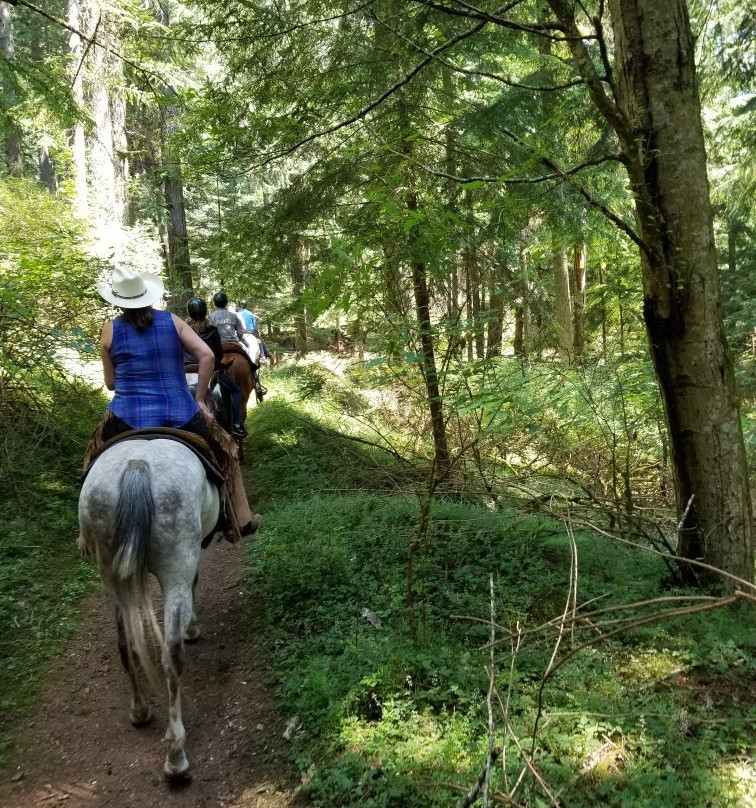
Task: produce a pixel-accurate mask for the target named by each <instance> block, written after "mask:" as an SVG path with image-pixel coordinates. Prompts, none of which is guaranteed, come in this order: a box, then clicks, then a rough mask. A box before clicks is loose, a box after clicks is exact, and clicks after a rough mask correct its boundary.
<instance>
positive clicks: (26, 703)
mask: <svg viewBox="0 0 756 808" xmlns="http://www.w3.org/2000/svg"><path fill="white" fill-rule="evenodd" d="M2 404H3V407H2V408H0V418H1V419H2V421H3V423H4V425H5V427H6V429H5V434H4V439H3V449H4V452H5V458H4V462H3V466H2V470H1V471H0V502H2V505H1V506H0V525H2V527H1V528H0V532H1V533H2V540H1V541H0V682H2V687H1V688H0V766H4V765H8V764H10V763H12V762H13V760H14V759H15V754H16V752H17V749H16V747H15V746H14V744H16V743H17V742H18V728H19V722H20V721H21V720H22V718H24V717H25V716H26V715H27V713H28V710H29V709H30V708H31V706H32V705H33V703H34V701H35V699H36V697H37V696H38V695H39V693H40V692H41V688H42V687H43V685H44V683H45V679H46V675H47V672H48V671H49V669H50V664H49V663H50V661H51V660H52V659H54V658H55V657H57V656H59V655H60V654H64V653H65V646H66V641H67V640H68V639H69V638H70V637H71V635H72V634H73V632H74V631H75V630H76V628H77V625H78V606H79V603H80V600H81V598H82V596H83V595H84V594H86V593H87V592H89V591H91V590H92V587H93V585H94V583H95V580H96V573H95V571H94V569H93V567H92V565H91V564H88V563H85V562H83V561H81V560H80V559H79V557H78V555H77V553H76V550H75V541H76V535H77V532H78V525H77V515H76V500H77V497H78V490H79V482H78V481H79V476H80V474H81V459H82V457H83V454H84V446H85V444H86V440H87V438H88V436H89V434H90V433H91V431H92V428H93V426H94V424H95V423H96V420H97V417H98V413H99V412H101V411H102V407H103V404H102V402H101V401H100V399H99V397H98V396H96V395H94V394H93V393H92V392H91V391H89V390H88V389H86V388H84V387H83V386H78V385H75V386H71V385H68V384H66V385H65V386H63V387H56V386H55V385H53V386H52V387H51V386H50V384H49V383H48V382H45V381H44V380H40V381H39V382H38V387H37V394H36V396H35V400H34V402H33V404H34V409H32V408H31V407H30V406H29V402H28V401H24V400H23V396H22V397H21V398H20V399H11V398H10V397H6V398H4V399H3V402H2ZM53 412H54V413H55V415H53Z"/></svg>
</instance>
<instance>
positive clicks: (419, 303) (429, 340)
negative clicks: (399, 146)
mask: <svg viewBox="0 0 756 808" xmlns="http://www.w3.org/2000/svg"><path fill="white" fill-rule="evenodd" d="M406 201H407V210H408V211H410V213H411V214H412V213H417V211H418V210H419V205H418V202H417V194H416V193H415V192H414V191H413V190H410V191H409V192H408V193H407V200H406ZM414 231H415V228H413V229H412V230H411V231H410V242H412V241H415V240H416V239H417V234H416V233H415V232H414ZM410 247H411V258H410V261H411V264H412V288H413V291H414V294H415V312H416V314H417V322H418V329H419V331H420V346H421V348H422V355H423V363H422V371H423V378H424V379H425V390H426V393H427V396H428V409H429V411H430V418H431V430H432V432H433V446H434V449H435V455H436V466H437V468H438V470H439V472H441V473H443V472H445V471H446V470H447V469H448V468H449V448H448V445H447V442H446V424H445V423H444V408H443V401H442V399H441V389H440V386H439V381H438V370H437V368H436V353H435V348H434V346H433V328H432V326H431V319H430V294H429V292H428V276H427V272H426V268H425V263H424V262H423V261H421V260H420V259H419V258H418V255H419V245H417V244H414V245H413V244H412V243H411V244H410ZM413 247H414V249H413Z"/></svg>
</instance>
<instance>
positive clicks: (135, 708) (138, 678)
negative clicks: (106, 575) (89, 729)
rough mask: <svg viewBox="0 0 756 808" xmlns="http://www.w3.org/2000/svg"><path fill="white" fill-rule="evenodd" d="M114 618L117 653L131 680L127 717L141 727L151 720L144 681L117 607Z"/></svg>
mask: <svg viewBox="0 0 756 808" xmlns="http://www.w3.org/2000/svg"><path fill="white" fill-rule="evenodd" d="M115 619H116V627H117V629H118V653H119V654H120V655H121V662H122V663H123V667H124V668H125V669H126V673H127V674H128V675H129V682H131V710H130V711H129V719H130V721H131V723H132V724H133V725H134V726H135V727H142V726H144V725H145V724H149V722H150V721H151V720H152V710H151V708H150V705H149V703H148V702H147V698H146V696H145V694H144V682H143V677H142V673H141V669H140V667H139V663H138V662H137V660H136V656H135V655H134V654H133V653H131V652H130V650H129V646H128V642H127V640H126V630H125V628H124V625H123V617H122V615H121V613H120V611H119V610H118V609H116V613H115Z"/></svg>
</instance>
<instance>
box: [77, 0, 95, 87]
mask: <svg viewBox="0 0 756 808" xmlns="http://www.w3.org/2000/svg"><path fill="white" fill-rule="evenodd" d="M101 22H102V10H100V16H99V17H98V18H97V25H95V27H94V31H92V39H90V40H89V42H87V47H86V48H84V53H82V54H81V59H79V64H78V65H76V72H75V73H74V75H73V78H72V79H71V87H73V86H74V84H76V79H78V78H79V73H80V72H81V68H82V66H83V65H84V60H85V59H86V58H87V54H88V53H89V50H90V48H91V47H92V43H93V42H94V38H95V37H96V36H97V31H98V30H99V28H100V23H101Z"/></svg>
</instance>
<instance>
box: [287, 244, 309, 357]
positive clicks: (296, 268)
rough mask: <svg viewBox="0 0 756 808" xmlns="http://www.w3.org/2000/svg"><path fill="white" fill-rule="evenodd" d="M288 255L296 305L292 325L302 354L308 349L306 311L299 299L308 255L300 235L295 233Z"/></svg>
mask: <svg viewBox="0 0 756 808" xmlns="http://www.w3.org/2000/svg"><path fill="white" fill-rule="evenodd" d="M289 256H290V257H289V271H290V273H291V285H292V292H293V294H294V298H295V306H296V314H295V315H294V326H295V329H296V340H297V353H298V354H300V355H302V356H304V355H305V354H306V353H307V350H308V345H307V311H306V309H305V306H304V304H302V303H301V302H299V301H300V298H301V297H302V293H303V292H304V288H305V267H306V266H307V262H308V261H309V258H310V256H309V250H308V248H307V243H306V242H305V240H304V239H303V238H302V237H301V236H299V235H295V236H294V237H293V238H292V241H291V248H290V252H289Z"/></svg>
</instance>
